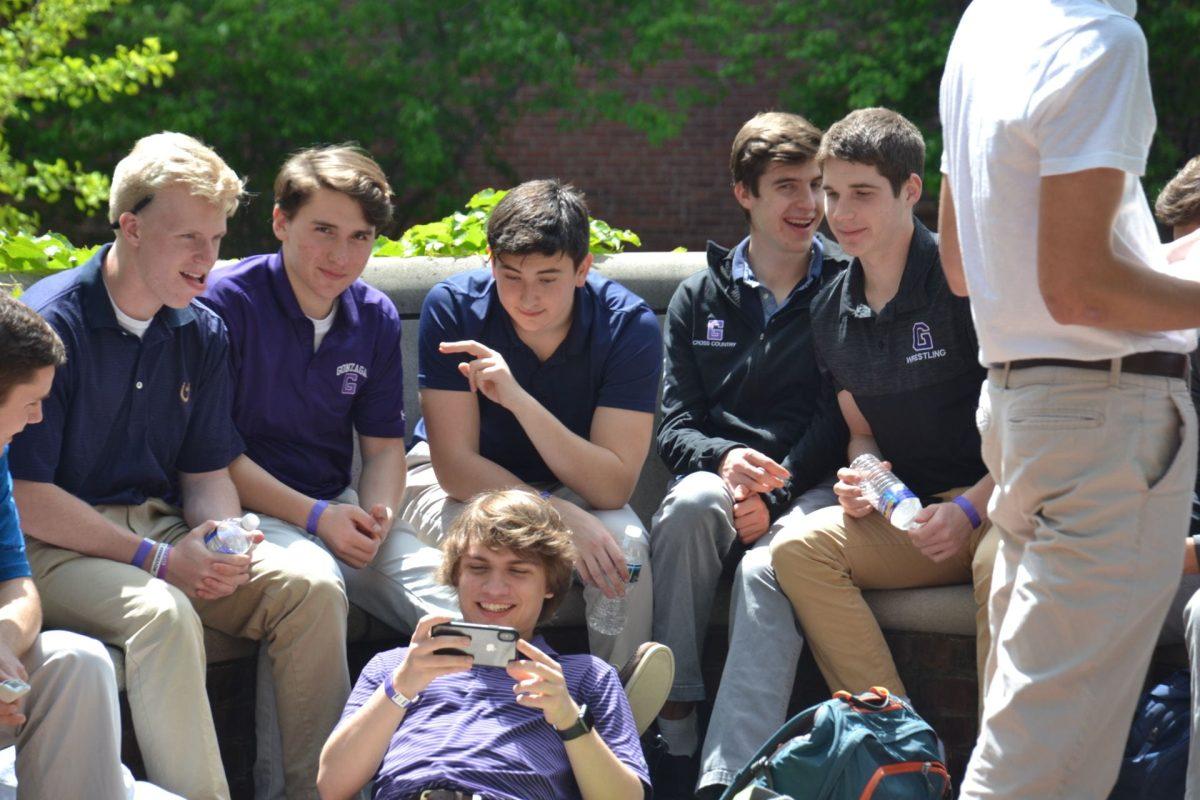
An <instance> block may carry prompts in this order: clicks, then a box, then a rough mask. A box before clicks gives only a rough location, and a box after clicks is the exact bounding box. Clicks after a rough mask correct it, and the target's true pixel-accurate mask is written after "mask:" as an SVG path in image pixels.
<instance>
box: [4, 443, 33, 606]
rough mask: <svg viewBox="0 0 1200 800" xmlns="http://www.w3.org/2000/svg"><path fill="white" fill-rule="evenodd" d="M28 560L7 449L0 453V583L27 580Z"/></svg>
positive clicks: (28, 572)
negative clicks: (18, 579)
mask: <svg viewBox="0 0 1200 800" xmlns="http://www.w3.org/2000/svg"><path fill="white" fill-rule="evenodd" d="M32 574H33V573H32V572H30V571H29V559H28V558H26V557H25V537H24V536H22V535H21V517H20V515H19V514H17V503H16V501H15V500H13V493H12V476H11V475H10V474H9V472H8V448H7V447H5V448H4V450H3V452H0V583H3V582H4V581H11V580H13V579H14V578H28V577H30V576H31V575H32Z"/></svg>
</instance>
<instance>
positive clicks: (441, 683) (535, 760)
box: [338, 636, 650, 800]
mask: <svg viewBox="0 0 1200 800" xmlns="http://www.w3.org/2000/svg"><path fill="white" fill-rule="evenodd" d="M533 645H534V646H535V647H537V648H539V649H540V650H541V651H542V652H544V653H546V654H547V655H549V656H550V657H551V658H553V659H554V660H555V661H557V662H558V663H559V664H560V665H561V666H562V668H563V675H564V677H565V678H566V681H567V690H568V691H569V692H570V693H571V697H572V698H574V700H575V702H576V703H579V704H581V705H582V704H584V703H586V704H587V707H588V708H589V709H591V711H592V714H593V716H594V717H595V721H596V732H597V733H599V734H600V738H601V739H603V740H604V742H605V743H606V744H607V745H608V747H609V749H610V750H612V751H613V753H614V754H615V755H616V757H617V758H618V759H619V760H620V761H621V762H622V763H623V764H627V765H628V766H629V767H630V768H632V769H633V771H634V772H635V773H637V776H638V777H639V778H641V781H642V784H643V786H645V787H646V795H647V796H649V787H650V775H649V773H648V772H647V769H646V760H645V758H644V757H643V756H642V747H641V744H640V743H639V742H638V734H637V728H636V727H635V726H634V723H633V714H632V713H631V712H630V710H629V702H628V701H627V700H626V699H625V691H624V690H623V689H622V688H621V682H620V681H619V680H618V679H617V672H616V670H614V669H613V668H612V667H611V666H609V665H608V664H605V663H604V662H603V661H601V660H600V659H598V658H596V657H595V656H590V655H570V656H560V655H558V654H557V653H556V652H554V650H553V649H551V647H550V646H549V645H548V644H546V641H545V640H544V639H542V638H541V637H540V636H536V637H534V639H533ZM407 652H408V648H406V647H400V648H396V649H395V650H388V651H386V652H383V653H380V654H379V655H377V656H375V657H374V658H373V659H371V661H370V662H369V663H368V664H367V666H366V667H364V668H363V671H362V674H361V675H359V677H358V682H357V683H356V684H355V685H354V691H353V692H351V693H350V699H349V700H348V701H347V702H346V710H345V711H343V712H342V720H341V722H339V723H338V724H339V725H340V724H342V723H344V722H345V721H346V720H347V719H348V718H349V717H350V716H351V715H353V714H354V713H355V712H356V711H358V709H359V708H361V707H362V706H363V705H364V704H365V703H366V702H367V700H369V699H370V698H371V695H372V694H374V693H375V691H376V690H377V689H378V688H379V686H380V685H381V684H382V683H383V682H384V681H385V680H388V679H390V677H391V675H392V673H393V672H394V671H395V669H396V668H397V667H398V666H400V664H402V663H403V662H404V657H405V655H406V654H407ZM513 683H514V681H513V679H512V677H510V676H509V674H508V672H506V671H505V670H504V669H501V668H500V667H474V668H472V669H470V670H469V671H467V672H460V673H456V674H454V675H443V676H442V677H440V678H435V679H434V680H433V682H432V683H430V684H429V686H427V687H426V688H425V691H423V692H421V698H420V700H418V701H417V703H416V704H415V705H413V706H412V707H411V708H410V709H409V710H408V713H407V714H405V716H404V719H403V721H401V723H400V727H399V728H397V729H396V732H395V733H393V734H392V740H391V743H390V744H389V745H388V749H387V753H385V754H384V756H383V763H382V764H381V765H380V766H379V771H378V772H377V773H376V774H375V794H374V797H375V798H376V799H377V800H407V799H408V798H412V797H417V796H418V795H419V793H420V791H421V790H422V789H457V790H459V791H465V792H478V793H479V794H481V795H483V796H484V797H486V798H489V800H493V799H494V800H543V798H544V799H545V800H563V799H565V798H579V797H580V794H579V786H578V785H577V784H576V783H575V776H574V773H572V772H571V764H570V762H569V761H568V760H567V751H566V748H565V746H564V744H563V742H562V741H561V740H560V739H559V738H558V734H557V733H555V732H554V730H553V729H552V728H551V727H550V726H549V725H548V724H546V718H545V717H544V716H542V712H541V711H539V710H538V709H536V708H526V707H525V706H521V705H518V704H517V702H516V699H515V695H513V690H512V687H513Z"/></svg>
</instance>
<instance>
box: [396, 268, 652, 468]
mask: <svg viewBox="0 0 1200 800" xmlns="http://www.w3.org/2000/svg"><path fill="white" fill-rule="evenodd" d="M571 313H572V317H571V328H570V330H569V331H568V333H567V338H566V339H565V340H564V341H563V343H562V344H561V345H559V347H558V349H557V350H555V351H554V352H553V353H552V354H551V355H550V357H549V358H548V359H546V360H545V361H544V362H543V361H540V360H539V359H538V357H537V355H536V354H535V353H534V352H533V350H531V349H530V348H529V346H528V345H526V344H525V343H524V342H523V341H521V338H520V336H518V335H517V331H516V329H515V328H514V327H513V323H512V319H511V318H510V317H509V316H508V312H507V311H505V310H504V306H503V305H501V304H500V298H499V297H498V296H497V294H496V281H495V279H494V278H493V277H492V271H491V270H490V269H481V270H473V271H471V272H463V273H460V274H458V275H454V276H452V277H450V278H448V279H447V280H444V281H442V282H441V283H439V284H438V285H437V286H435V287H433V289H431V290H430V292H429V294H428V295H426V297H425V302H424V304H423V305H422V306H421V325H420V329H419V336H420V341H419V347H418V355H419V358H420V364H419V368H420V373H419V374H418V376H417V380H418V382H419V384H420V386H421V388H423V389H448V390H451V391H459V392H466V391H470V387H469V386H468V384H467V379H466V378H464V377H463V376H462V374H461V373H459V371H458V365H459V363H461V362H464V361H470V360H471V357H470V356H467V355H463V354H459V353H451V354H445V353H441V352H439V351H438V344H439V343H440V342H456V341H462V340H466V339H474V340H475V341H477V342H479V343H480V344H483V345H485V346H487V347H490V348H492V349H493V350H496V351H497V352H499V353H500V355H502V356H504V360H505V361H507V362H508V367H509V369H510V370H511V371H512V374H513V377H514V378H516V379H517V383H519V384H521V386H522V387H523V388H524V389H525V391H527V392H529V393H530V394H531V395H533V397H534V399H536V400H537V401H538V402H539V403H541V404H542V406H543V407H544V408H545V409H546V410H547V411H549V412H550V413H551V414H553V415H554V417H555V418H556V419H557V420H558V421H559V422H561V423H562V424H563V425H565V426H566V427H567V428H568V429H569V430H570V431H571V432H572V433H574V434H575V435H577V436H580V437H582V438H584V439H589V438H591V432H592V418H593V417H594V416H595V414H596V409H597V408H598V407H600V406H606V407H609V408H621V409H627V410H630V411H644V412H646V413H648V414H653V413H654V411H655V409H656V407H657V405H658V380H659V376H660V375H661V374H662V363H663V353H662V330H661V329H660V328H659V325H658V319H657V318H656V317H655V316H654V311H653V310H651V308H650V306H648V305H646V302H645V301H644V300H642V298H640V297H638V296H637V295H636V294H634V293H633V292H631V291H629V290H628V289H626V288H625V287H624V286H622V285H621V284H619V283H617V282H616V281H612V280H609V279H608V278H605V277H602V276H600V275H599V274H598V273H597V272H596V271H595V270H592V271H591V272H590V273H588V277H587V281H586V282H585V283H584V285H583V287H582V288H577V289H576V290H575V300H574V306H573V308H572V312H571ZM476 397H477V398H478V401H479V454H480V455H481V456H483V457H484V458H486V459H488V460H489V461H492V462H494V463H496V464H499V465H500V466H502V467H504V468H505V469H507V470H508V471H509V472H511V473H513V474H514V475H516V476H517V477H518V478H520V479H521V480H523V481H527V482H530V483H536V482H544V481H556V480H558V478H557V477H556V476H555V475H554V473H553V472H551V470H550V468H549V467H548V466H546V462H545V461H544V460H543V459H542V457H541V455H540V454H539V453H538V451H537V448H535V447H534V446H533V442H532V441H530V439H529V437H528V436H527V435H526V433H525V430H524V429H523V428H522V427H521V423H519V422H517V418H516V417H514V416H513V415H512V412H510V411H508V410H507V409H505V408H504V407H503V406H500V405H498V404H497V403H493V402H492V401H491V400H488V399H487V398H486V397H484V396H483V395H482V394H479V395H476ZM425 437H426V433H425V420H423V419H422V420H421V421H419V422H418V423H417V427H416V429H415V430H414V431H413V439H414V441H423V440H424V439H425Z"/></svg>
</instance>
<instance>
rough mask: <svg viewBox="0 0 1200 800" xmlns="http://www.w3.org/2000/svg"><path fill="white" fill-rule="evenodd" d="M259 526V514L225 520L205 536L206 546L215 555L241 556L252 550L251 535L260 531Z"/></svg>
mask: <svg viewBox="0 0 1200 800" xmlns="http://www.w3.org/2000/svg"><path fill="white" fill-rule="evenodd" d="M258 524H259V519H258V515H257V514H246V515H245V516H243V517H241V518H240V519H239V518H237V517H231V518H230V519H223V520H221V521H220V522H218V523H217V527H215V528H213V529H212V530H211V531H209V532H208V533H206V534H205V535H204V544H205V545H206V546H207V547H208V549H209V550H212V551H213V552H214V553H227V554H229V555H241V554H242V553H245V552H247V551H248V550H249V549H250V534H251V533H253V532H254V531H256V530H258Z"/></svg>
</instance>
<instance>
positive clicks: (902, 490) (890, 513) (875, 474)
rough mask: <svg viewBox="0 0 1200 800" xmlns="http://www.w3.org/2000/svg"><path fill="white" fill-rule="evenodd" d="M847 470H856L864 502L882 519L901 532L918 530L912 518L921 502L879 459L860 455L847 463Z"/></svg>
mask: <svg viewBox="0 0 1200 800" xmlns="http://www.w3.org/2000/svg"><path fill="white" fill-rule="evenodd" d="M850 469H853V470H858V472H859V475H860V476H861V477H860V479H859V484H858V485H859V487H860V488H861V489H862V494H863V499H864V500H866V501H867V502H868V503H870V504H871V505H872V506H873V507H874V508H875V510H876V511H878V512H879V513H880V514H882V515H883V517H884V519H886V520H887V521H888V522H890V523H892V525H893V526H894V527H897V528H899V529H900V530H902V531H907V530H912V529H913V528H915V527H917V524H916V523H915V522H913V517H915V516H916V515H917V512H918V511H920V510H921V501H920V500H918V499H917V496H916V495H915V494H913V493H912V490H911V489H909V488H908V487H907V486H905V485H904V482H903V481H902V480H900V479H899V478H897V477H896V476H895V474H893V473H892V471H891V470H890V469H888V468H887V467H885V466H883V464H882V463H880V461H879V459H878V458H876V457H875V456H873V455H871V454H870V453H863V454H862V455H861V456H859V457H858V458H856V459H854V461H852V462H850Z"/></svg>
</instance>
